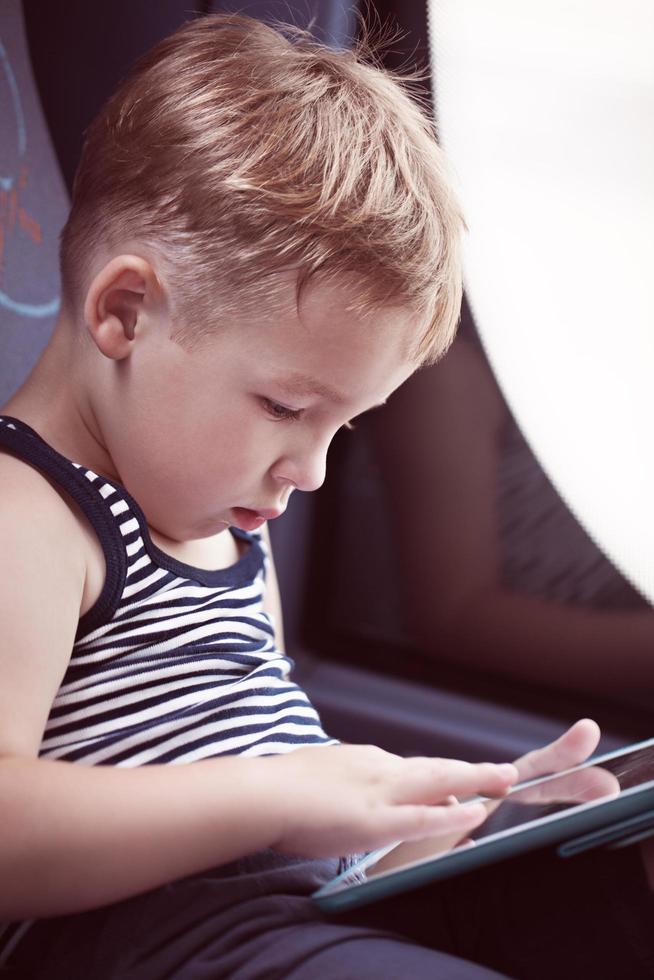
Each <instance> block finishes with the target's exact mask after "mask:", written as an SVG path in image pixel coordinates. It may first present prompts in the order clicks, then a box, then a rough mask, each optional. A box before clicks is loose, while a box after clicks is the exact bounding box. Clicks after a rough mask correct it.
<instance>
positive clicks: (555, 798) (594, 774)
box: [516, 766, 620, 803]
mask: <svg viewBox="0 0 654 980" xmlns="http://www.w3.org/2000/svg"><path fill="white" fill-rule="evenodd" d="M619 792H620V783H619V782H618V780H617V779H616V778H615V776H614V775H613V773H610V772H608V771H607V770H606V769H601V768H600V767H599V766H590V767H589V768H588V769H582V770H581V771H580V772H568V773H566V774H565V775H564V776H559V778H558V779H551V780H550V779H548V780H546V781H545V782H543V783H536V785H535V786H529V787H528V788H527V789H523V790H520V791H519V795H518V797H517V798H516V801H517V802H520V803H589V802H590V801H591V800H598V799H601V798H602V797H605V796H617V794H618V793H619Z"/></svg>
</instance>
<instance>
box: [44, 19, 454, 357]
mask: <svg viewBox="0 0 654 980" xmlns="http://www.w3.org/2000/svg"><path fill="white" fill-rule="evenodd" d="M375 59H376V55H375V53H374V51H373V49H372V47H371V46H370V45H369V43H368V41H366V40H365V39H364V40H363V41H361V42H360V43H359V44H357V45H356V46H355V47H354V48H353V49H352V50H333V49H330V48H328V47H325V46H323V45H321V44H319V43H318V42H317V41H316V40H315V39H313V38H312V37H311V35H310V34H308V33H307V32H306V31H301V30H298V29H296V28H288V27H283V26H281V27H280V26H279V25H276V26H275V27H273V26H269V25H267V24H265V23H262V22H261V21H257V20H254V19H252V18H250V17H246V16H243V15H240V14H215V15H207V16H203V17H200V18H198V19H195V20H193V21H191V22H189V23H187V24H184V25H183V26H182V27H181V28H179V29H178V30H177V31H175V33H174V34H172V35H171V36H170V37H168V38H166V39H164V40H163V41H161V42H160V43H159V44H157V45H156V47H154V48H153V49H152V50H151V51H150V52H149V53H148V54H147V55H145V56H144V57H143V58H142V59H141V60H140V61H139V62H137V64H136V66H135V68H134V69H133V71H132V72H131V74H130V75H129V76H128V77H127V78H126V79H125V81H124V82H123V83H122V84H121V85H120V86H119V88H118V90H117V91H116V93H115V94H114V95H113V96H112V97H111V98H110V99H109V101H108V102H107V103H106V105H105V106H104V108H103V109H102V110H101V112H100V113H99V115H98V116H97V117H96V118H95V120H94V121H93V122H92V124H91V125H90V127H89V129H88V131H87V133H86V138H85V143H84V147H83V151H82V155H81V160H80V164H79V167H78V170H77V173H76V176H75V182H74V187H73V201H72V208H71V213H70V217H69V220H68V222H67V224H66V226H65V228H64V230H63V232H62V236H61V272H62V292H63V303H64V306H65V307H66V308H68V309H71V310H75V309H77V308H78V307H79V305H80V304H81V301H82V300H83V296H84V290H85V289H86V288H88V285H89V284H90V275H91V270H92V262H93V257H94V255H96V254H97V251H98V249H99V248H100V247H101V246H103V245H106V246H107V247H108V248H109V249H113V248H116V247H123V246H124V244H125V243H130V245H131V247H132V248H134V247H135V245H134V243H137V244H138V243H140V244H142V245H143V246H144V247H147V248H149V249H150V250H151V251H152V252H153V253H154V254H155V255H156V256H157V258H158V259H159V261H160V265H161V269H162V270H163V280H164V282H165V283H166V284H167V285H168V286H169V289H170V294H171V302H172V303H173V306H174V312H175V315H176V319H177V321H178V322H179V324H180V327H179V336H178V337H176V339H179V341H180V343H184V342H188V343H189V344H190V345H192V344H193V343H194V341H195V340H196V339H198V338H200V337H202V336H204V335H206V333H207V332H208V331H211V329H212V326H214V327H215V321H216V305H217V304H216V300H217V294H218V295H220V297H221V305H222V308H223V309H225V308H228V309H229V310H230V311H231V312H234V313H238V312H243V311H248V310H258V311H261V309H265V304H266V302H268V301H272V300H273V299H274V297H275V295H277V293H276V291H278V290H279V289H280V282H281V281H282V277H281V276H280V273H288V272H289V271H293V273H294V274H296V279H295V282H296V284H297V290H298V292H297V297H296V299H297V301H298V302H299V299H300V294H301V292H302V290H303V289H304V287H305V286H306V285H307V283H308V282H309V281H310V280H311V279H312V278H313V277H314V276H317V277H320V278H322V277H325V278H326V279H328V280H329V281H336V282H338V281H342V280H344V281H347V282H348V283H350V284H354V286H355V294H356V296H357V297H358V299H357V310H358V312H361V313H363V314H366V313H372V312H374V310H375V309H380V308H383V307H385V306H394V305H396V306H405V307H407V308H410V309H411V310H412V311H415V315H416V333H417V336H416V345H415V350H414V352H413V353H414V355H415V358H416V360H417V361H422V362H425V361H428V360H435V359H436V358H437V357H439V356H440V355H441V354H442V353H443V352H444V351H445V350H446V349H447V347H448V345H449V343H450V342H451V340H452V338H453V336H454V333H455V330H456V324H457V321H458V317H459V310H460V303H461V260H460V240H461V233H462V229H463V227H464V222H463V219H462V216H461V212H460V209H459V205H458V203H457V201H456V197H455V195H454V193H453V191H452V187H451V184H450V179H449V177H448V173H447V166H446V162H445V159H444V156H443V154H442V152H441V150H440V149H439V147H438V145H437V142H436V138H435V129H434V125H433V122H432V120H431V119H430V116H429V113H428V110H427V109H426V108H425V104H426V99H425V98H421V96H420V94H419V92H417V91H416V90H415V89H416V85H415V79H416V77H418V76H416V75H413V76H409V75H406V76H404V77H402V78H401V77H399V76H398V75H395V74H391V73H390V72H388V71H385V70H383V69H382V68H380V67H379V66H378V64H377V62H376V60H375Z"/></svg>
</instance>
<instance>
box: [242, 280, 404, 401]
mask: <svg viewBox="0 0 654 980" xmlns="http://www.w3.org/2000/svg"><path fill="white" fill-rule="evenodd" d="M360 300H361V298H360V296H358V295H357V293H356V290H355V289H354V288H353V287H351V286H344V287H341V286H335V285H327V284H317V285H313V284H312V285H310V286H309V287H308V288H307V290H306V292H305V293H304V294H303V296H302V298H301V302H300V303H299V304H296V303H295V301H294V297H293V302H292V303H291V302H289V303H287V305H286V307H285V308H283V309H282V310H279V311H275V313H274V314H273V315H272V316H270V317H269V318H267V319H266V322H265V323H263V324H261V323H259V324H257V326H256V331H255V332H256V335H257V337H258V340H259V342H260V343H262V345H263V347H264V348H265V350H266V354H267V358H268V363H269V366H270V369H271V371H272V372H273V373H274V375H275V378H276V381H277V382H278V383H279V384H280V386H281V387H283V388H285V389H286V390H287V391H288V392H289V393H290V394H294V395H298V396H300V397H304V396H307V395H308V396H311V395H318V396H319V397H322V398H325V399H327V400H329V401H332V402H334V403H344V402H345V401H348V400H350V399H351V398H352V396H353V394H354V395H356V393H357V392H358V393H359V394H360V396H361V397H365V396H366V394H367V389H370V390H371V392H372V394H373V395H374V396H375V397H376V396H377V395H378V394H379V390H380V389H382V390H383V397H384V398H385V397H387V395H388V394H389V393H390V391H391V390H393V389H394V388H395V387H397V385H398V384H399V383H401V380H404V378H405V377H407V376H408V374H410V373H412V371H413V370H414V369H415V367H416V366H417V365H416V364H415V363H414V362H413V360H412V357H411V354H410V352H411V351H412V350H413V349H414V347H415V340H416V333H417V327H418V323H417V319H416V317H415V316H414V314H413V313H412V311H409V310H406V309H402V308H399V307H391V306H388V307H385V308H383V309H380V310H376V311H375V312H370V313H364V312H361V301H360ZM246 333H251V331H248V330H246ZM398 378H400V379H401V380H398ZM373 389H374V391H373ZM385 389H388V390H385Z"/></svg>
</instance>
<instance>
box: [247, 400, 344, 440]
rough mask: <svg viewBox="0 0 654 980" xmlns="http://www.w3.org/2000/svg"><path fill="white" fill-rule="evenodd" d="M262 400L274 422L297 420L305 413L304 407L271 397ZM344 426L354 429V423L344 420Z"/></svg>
mask: <svg viewBox="0 0 654 980" xmlns="http://www.w3.org/2000/svg"><path fill="white" fill-rule="evenodd" d="M261 401H262V402H263V406H264V408H265V409H266V411H267V412H268V415H270V417H271V418H272V419H273V421H274V422H297V421H298V420H299V419H300V418H301V417H302V415H303V413H304V409H303V408H287V407H286V405H281V404H280V403H279V402H274V401H272V399H270V398H262V399H261ZM342 427H343V428H344V429H347V430H348V431H349V432H351V431H352V429H354V423H353V422H344V423H343V426H342Z"/></svg>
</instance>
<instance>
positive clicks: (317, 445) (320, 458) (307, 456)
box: [272, 441, 329, 491]
mask: <svg viewBox="0 0 654 980" xmlns="http://www.w3.org/2000/svg"><path fill="white" fill-rule="evenodd" d="M328 448H329V442H327V443H322V442H317V441H313V442H311V443H308V444H307V445H306V446H304V447H302V448H298V449H297V450H296V451H294V452H293V453H287V454H286V455H285V456H283V457H282V458H281V459H279V460H278V461H277V463H275V465H274V466H273V468H272V475H273V477H274V478H275V479H276V480H278V481H279V482H282V483H289V484H292V486H294V487H295V488H296V489H297V490H307V491H310V490H317V489H318V488H319V487H321V486H322V485H323V483H324V482H325V470H326V466H327V450H328Z"/></svg>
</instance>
